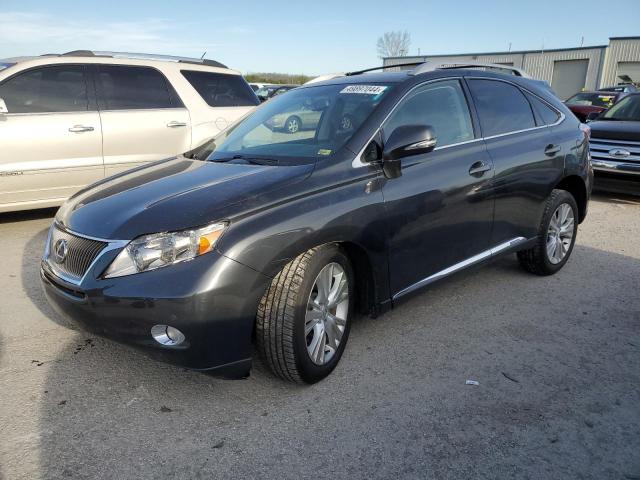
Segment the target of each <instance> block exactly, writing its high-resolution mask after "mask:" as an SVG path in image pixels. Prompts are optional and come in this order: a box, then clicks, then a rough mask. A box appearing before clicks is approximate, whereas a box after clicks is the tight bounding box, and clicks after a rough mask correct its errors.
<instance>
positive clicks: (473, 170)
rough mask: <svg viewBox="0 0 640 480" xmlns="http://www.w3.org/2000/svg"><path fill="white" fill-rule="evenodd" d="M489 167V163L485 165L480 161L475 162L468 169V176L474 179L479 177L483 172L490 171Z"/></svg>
mask: <svg viewBox="0 0 640 480" xmlns="http://www.w3.org/2000/svg"><path fill="white" fill-rule="evenodd" d="M491 168H492V167H491V165H490V164H489V163H485V162H483V161H482V160H480V161H477V162H476V163H474V164H473V165H471V166H470V167H469V175H472V176H474V177H481V176H482V175H484V172H488V171H489V170H491Z"/></svg>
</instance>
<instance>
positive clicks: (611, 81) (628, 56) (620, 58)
mask: <svg viewBox="0 0 640 480" xmlns="http://www.w3.org/2000/svg"><path fill="white" fill-rule="evenodd" d="M618 62H640V39H621V40H615V39H612V40H611V41H610V42H609V48H607V53H606V55H605V59H604V66H603V68H602V80H601V82H600V86H601V87H607V86H610V85H616V84H617V83H619V80H618V78H617V69H618Z"/></svg>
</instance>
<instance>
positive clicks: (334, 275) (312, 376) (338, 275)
mask: <svg viewBox="0 0 640 480" xmlns="http://www.w3.org/2000/svg"><path fill="white" fill-rule="evenodd" d="M354 298H355V297H354V275H353V269H352V267H351V264H350V262H349V259H348V258H347V256H346V255H345V254H344V252H343V251H342V250H341V249H340V248H339V247H338V246H337V245H324V246H321V247H316V248H312V249H311V250H308V251H307V252H305V253H303V254H302V255H300V256H298V257H296V258H295V259H294V260H292V261H291V262H289V263H288V264H287V265H285V267H284V268H283V269H282V270H281V271H280V272H279V273H278V275H276V277H275V278H274V279H273V281H272V282H271V285H270V286H269V288H268V289H267V291H266V292H265V294H264V295H263V297H262V300H261V301H260V305H259V306H258V314H257V317H256V340H257V347H258V353H259V354H260V356H261V358H262V360H263V362H264V363H265V364H266V365H267V366H268V367H269V368H270V369H271V371H272V372H273V373H275V374H276V375H277V376H279V377H281V378H283V379H285V380H289V381H292V382H298V383H302V382H304V383H315V382H317V381H319V380H322V379H323V378H324V377H326V376H327V375H329V374H330V373H331V371H332V370H333V369H334V368H335V367H336V365H337V364H338V362H339V361H340V357H341V356H342V352H343V351H344V348H345V345H346V343H347V339H348V337H349V329H350V325H351V324H350V320H351V317H352V315H353V300H354Z"/></svg>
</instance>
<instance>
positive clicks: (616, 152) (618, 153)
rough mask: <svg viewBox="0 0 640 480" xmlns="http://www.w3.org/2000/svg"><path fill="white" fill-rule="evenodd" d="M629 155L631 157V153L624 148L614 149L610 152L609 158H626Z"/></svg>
mask: <svg viewBox="0 0 640 480" xmlns="http://www.w3.org/2000/svg"><path fill="white" fill-rule="evenodd" d="M629 155H631V152H630V151H629V150H625V149H624V148H614V149H613V150H609V156H611V157H618V158H626V157H628V156H629Z"/></svg>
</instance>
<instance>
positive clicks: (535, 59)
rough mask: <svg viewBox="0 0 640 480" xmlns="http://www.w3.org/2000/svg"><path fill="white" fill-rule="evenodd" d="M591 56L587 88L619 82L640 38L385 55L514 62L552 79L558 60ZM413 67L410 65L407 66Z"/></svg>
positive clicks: (638, 56)
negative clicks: (540, 48) (538, 48)
mask: <svg viewBox="0 0 640 480" xmlns="http://www.w3.org/2000/svg"><path fill="white" fill-rule="evenodd" d="M582 59H585V60H589V66H588V68H587V75H586V78H585V85H584V86H585V88H586V89H589V90H595V89H597V88H600V87H604V86H609V85H615V84H617V83H619V81H618V79H617V67H618V62H640V38H638V37H634V38H619V39H616V38H612V39H610V42H609V46H608V47H604V46H603V47H593V48H576V49H567V50H550V51H546V52H531V51H527V52H514V53H509V52H500V53H495V54H474V55H452V56H446V55H439V56H413V57H401V58H398V57H394V58H385V59H384V60H383V65H385V66H387V65H388V66H392V65H398V64H400V63H410V62H423V61H426V60H436V61H445V62H446V61H452V62H464V61H472V60H473V61H478V62H487V63H513V66H514V67H518V68H522V69H524V70H525V71H526V72H527V73H529V74H530V75H531V76H533V77H534V78H538V79H541V80H546V81H547V82H549V83H551V80H552V78H553V67H554V64H555V62H557V61H566V60H582ZM405 68H410V67H405Z"/></svg>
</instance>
